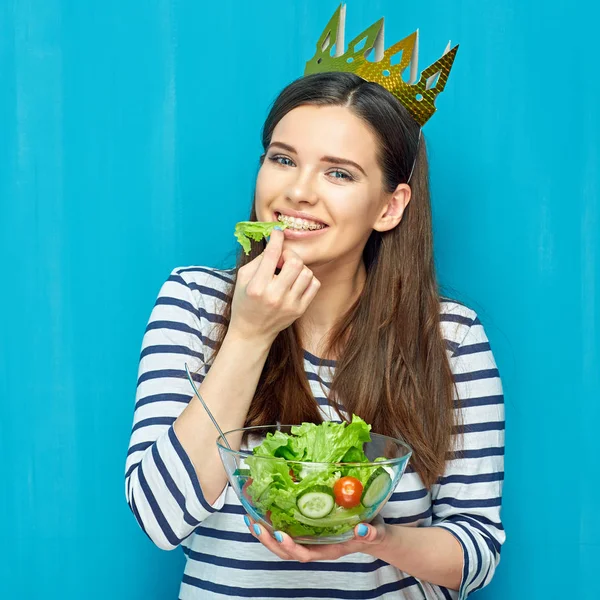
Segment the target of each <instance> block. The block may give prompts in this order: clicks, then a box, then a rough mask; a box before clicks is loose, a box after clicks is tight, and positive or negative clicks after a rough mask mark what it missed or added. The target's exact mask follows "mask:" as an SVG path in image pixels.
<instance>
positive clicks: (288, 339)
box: [212, 73, 458, 488]
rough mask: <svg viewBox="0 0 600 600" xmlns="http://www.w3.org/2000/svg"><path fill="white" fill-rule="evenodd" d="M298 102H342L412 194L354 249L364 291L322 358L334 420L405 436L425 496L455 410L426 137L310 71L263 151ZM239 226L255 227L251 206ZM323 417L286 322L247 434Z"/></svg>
mask: <svg viewBox="0 0 600 600" xmlns="http://www.w3.org/2000/svg"><path fill="white" fill-rule="evenodd" d="M306 104H310V105H318V106H323V105H327V106H345V107H347V108H349V109H350V110H351V111H352V112H353V113H354V114H355V115H357V116H358V117H360V118H361V119H363V120H364V121H365V122H366V123H367V124H368V125H369V126H370V128H371V130H372V131H373V133H374V134H375V137H376V138H377V140H378V148H379V150H378V157H377V158H378V161H379V164H380V166H381V168H382V171H383V177H384V187H385V189H386V191H387V192H388V193H392V192H393V191H394V190H395V189H396V187H397V185H398V184H399V183H403V182H407V181H408V180H409V177H410V186H411V191H412V196H411V201H410V202H409V204H408V206H407V208H406V210H405V211H404V215H403V217H402V220H401V222H400V223H399V224H398V226H397V227H395V228H394V229H392V230H391V231H387V232H385V233H379V232H377V231H373V233H372V234H371V236H370V238H369V240H368V242H367V244H366V246H365V248H364V252H363V260H364V263H365V266H366V270H367V280H366V283H365V286H364V289H363V290H362V293H361V295H360V297H359V298H358V299H357V300H356V302H355V303H354V305H353V306H352V307H351V308H350V309H349V310H348V311H347V313H346V314H344V315H342V317H341V318H340V319H339V321H338V322H337V323H336V325H335V327H334V328H333V330H332V331H331V332H330V334H329V337H328V346H327V348H325V353H324V355H325V356H334V357H336V363H335V372H334V375H333V379H332V383H331V388H330V392H329V402H330V404H331V405H332V406H333V407H334V408H335V409H336V411H337V412H338V414H339V415H340V418H341V419H342V420H344V415H343V414H342V412H341V410H345V411H347V413H348V414H349V415H352V413H355V414H357V415H359V416H360V417H362V418H363V419H364V420H365V421H366V422H367V423H370V424H371V425H372V430H373V431H374V432H377V433H382V434H385V435H391V436H400V437H402V438H404V440H405V441H406V442H407V443H408V444H409V445H410V446H411V447H412V448H413V456H412V459H411V462H412V465H413V468H414V470H415V471H416V472H417V473H418V474H419V475H420V477H421V479H422V480H423V482H424V484H425V485H426V486H427V487H428V488H429V487H430V486H431V485H432V484H433V483H434V482H435V480H436V479H437V477H438V476H440V475H441V473H442V472H443V470H444V463H445V460H446V452H447V451H449V450H450V443H451V440H452V434H453V432H454V431H455V429H456V426H457V425H458V422H457V417H456V413H457V412H458V411H455V410H454V399H453V385H454V384H453V378H452V372H451V370H450V365H449V362H448V358H447V355H446V345H445V342H444V340H443V338H442V334H441V330H440V292H439V289H438V285H437V280H436V274H435V267H434V257H433V238H432V224H431V205H430V195H429V181H428V179H429V175H428V165H427V153H426V148H425V140H424V138H423V137H422V136H421V139H420V141H419V125H418V124H417V123H416V122H415V121H414V120H413V119H412V118H411V116H410V115H409V113H408V112H407V111H406V109H405V108H404V107H403V106H402V105H401V104H400V102H399V101H398V100H397V99H396V98H395V97H394V96H393V95H392V94H390V93H389V92H388V91H386V90H385V89H384V88H382V87H381V86H379V85H377V84H375V83H370V82H366V81H364V80H362V79H361V78H359V77H357V76H356V75H353V74H349V73H319V74H315V75H310V76H307V77H303V78H300V79H298V80H296V81H294V82H292V83H291V84H290V85H288V86H287V87H286V88H285V89H284V90H283V91H282V92H281V94H280V95H279V96H278V97H277V99H276V100H275V102H274V103H273V106H272V107H271V110H270V112H269V114H268V116H267V119H266V121H265V123H264V127H263V131H262V144H263V149H264V150H265V152H266V149H267V147H268V146H269V144H270V141H271V136H272V134H273V130H274V128H275V126H276V125H277V123H278V122H279V121H280V120H281V119H282V118H283V116H284V115H286V114H287V113H288V112H289V111H291V110H293V109H294V108H296V107H298V106H301V105H306ZM415 154H416V162H415V164H414V172H413V173H412V176H411V169H412V167H413V161H414V159H415ZM264 157H265V154H263V155H262V156H261V158H260V163H261V164H262V161H263V160H264ZM249 220H251V221H256V220H257V216H256V210H255V207H254V200H253V203H252V210H251V213H250V219H249ZM264 246H265V243H264V242H262V243H253V245H252V251H251V252H250V254H249V255H247V256H246V255H245V254H244V253H242V252H240V253H239V255H238V260H237V266H236V269H235V274H237V270H238V269H239V268H240V267H242V266H243V265H245V264H247V263H248V262H250V261H252V260H253V259H254V258H256V257H257V256H258V255H259V254H260V253H261V252H262V251H263V250H264ZM235 274H234V280H235ZM232 293H233V287H232V288H231V289H230V295H229V300H228V301H227V302H226V306H225V310H224V314H223V317H224V320H225V323H226V324H225V325H222V326H220V327H219V330H218V333H217V340H216V346H215V349H214V353H213V355H212V358H214V356H215V355H216V353H218V351H219V348H220V347H221V344H222V342H223V339H224V337H225V334H226V333H227V323H229V319H230V316H231V295H232ZM342 406H343V409H342ZM322 420H323V419H322V416H321V413H320V412H319V408H318V405H317V403H316V401H315V399H314V396H313V394H312V392H311V390H310V386H309V384H308V381H307V378H306V375H305V371H304V353H303V349H302V340H301V335H300V331H299V328H298V327H297V326H296V324H293V325H292V326H290V327H288V328H287V329H285V330H284V331H282V332H281V333H280V334H279V335H278V336H277V338H276V339H275V341H274V343H273V345H272V346H271V349H270V352H269V355H268V358H267V361H266V364H265V367H264V369H263V371H262V375H261V377H260V380H259V383H258V386H257V389H256V393H255V395H254V399H253V401H252V403H251V406H250V409H249V411H248V415H247V417H246V426H252V425H267V424H273V423H276V422H278V421H279V422H281V423H301V422H303V421H310V422H313V423H320V422H322Z"/></svg>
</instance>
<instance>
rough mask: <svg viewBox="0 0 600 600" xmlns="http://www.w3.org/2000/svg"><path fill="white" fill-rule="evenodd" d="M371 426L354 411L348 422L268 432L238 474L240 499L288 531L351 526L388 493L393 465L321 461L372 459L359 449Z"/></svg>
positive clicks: (329, 531) (339, 529)
mask: <svg viewBox="0 0 600 600" xmlns="http://www.w3.org/2000/svg"><path fill="white" fill-rule="evenodd" d="M370 430H371V426H370V425H368V424H367V423H366V422H365V421H363V420H362V419H361V418H360V417H358V416H356V415H353V416H352V422H351V423H336V422H332V421H326V422H324V423H321V424H319V425H315V424H314V423H303V424H302V425H297V426H293V427H292V428H291V434H286V433H283V432H281V431H276V432H274V433H271V432H269V433H268V434H267V435H266V437H265V439H264V440H263V442H262V443H261V444H260V445H259V446H257V447H256V448H254V450H253V456H250V457H248V458H247V459H246V465H247V467H248V468H247V469H239V470H238V471H237V473H236V475H237V476H238V477H239V478H240V483H241V484H242V485H243V489H242V496H243V498H242V502H245V501H246V502H248V503H251V504H252V505H253V506H254V507H255V508H256V509H257V510H258V511H259V512H260V513H262V514H263V515H266V518H267V519H269V520H270V521H271V523H272V525H273V527H274V528H275V529H279V530H282V531H285V532H286V533H288V534H290V535H292V536H304V535H316V536H321V535H335V534H338V533H343V532H345V531H348V530H350V529H352V528H353V527H354V526H355V525H356V524H358V523H359V522H360V521H361V520H362V518H363V517H364V516H365V515H366V514H367V515H368V514H369V511H370V509H372V508H376V507H377V506H378V505H379V503H380V502H381V501H382V500H384V499H385V498H387V496H388V494H389V492H390V491H391V486H392V477H391V476H390V473H391V474H392V475H393V470H392V469H390V468H389V467H387V466H385V465H382V466H380V467H379V466H376V465H368V466H361V465H360V464H357V465H336V464H324V463H368V462H371V461H369V459H368V458H367V456H366V455H365V453H364V451H363V444H364V443H365V442H370V441H371V436H370V433H369V432H370ZM265 457H268V458H270V459H273V458H275V460H265ZM277 459H279V460H277ZM385 460H387V459H386V458H385V457H379V458H377V459H376V460H375V461H373V462H376V461H385ZM287 461H302V462H304V463H315V464H298V463H294V462H290V463H288V462H287Z"/></svg>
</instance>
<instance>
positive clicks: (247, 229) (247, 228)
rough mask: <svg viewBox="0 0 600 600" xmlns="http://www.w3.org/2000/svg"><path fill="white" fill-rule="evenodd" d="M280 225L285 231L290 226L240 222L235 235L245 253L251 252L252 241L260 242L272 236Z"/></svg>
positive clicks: (275, 222)
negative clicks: (274, 229)
mask: <svg viewBox="0 0 600 600" xmlns="http://www.w3.org/2000/svg"><path fill="white" fill-rule="evenodd" d="M276 225H278V226H279V227H280V228H281V229H285V228H286V227H287V226H288V225H287V224H286V223H283V222H280V221H240V222H239V223H238V224H237V225H236V226H235V230H234V232H233V234H234V235H235V237H236V238H237V240H238V242H239V243H240V244H241V245H242V248H243V249H244V252H245V253H246V254H248V253H249V252H250V240H254V241H256V242H260V240H262V239H263V238H265V237H267V236H269V235H271V233H272V232H273V228H274V227H275V226H276Z"/></svg>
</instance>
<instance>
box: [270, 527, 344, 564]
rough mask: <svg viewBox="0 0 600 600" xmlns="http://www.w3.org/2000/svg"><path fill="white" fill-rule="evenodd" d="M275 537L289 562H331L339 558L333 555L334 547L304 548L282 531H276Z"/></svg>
mask: <svg viewBox="0 0 600 600" xmlns="http://www.w3.org/2000/svg"><path fill="white" fill-rule="evenodd" d="M275 536H276V538H277V543H278V544H279V547H280V548H282V549H283V551H284V552H285V553H286V554H287V555H288V556H289V557H290V559H291V560H297V561H298V562H303V563H304V562H311V561H313V560H331V559H334V558H339V556H338V555H337V554H335V550H336V549H335V547H334V546H331V545H329V546H321V547H314V546H311V547H306V546H303V545H302V544H297V543H296V542H294V540H293V539H292V538H291V537H290V536H289V535H287V533H283V531H276V532H275ZM279 539H281V541H279ZM332 549H333V550H334V553H333V554H332V553H331V550H332Z"/></svg>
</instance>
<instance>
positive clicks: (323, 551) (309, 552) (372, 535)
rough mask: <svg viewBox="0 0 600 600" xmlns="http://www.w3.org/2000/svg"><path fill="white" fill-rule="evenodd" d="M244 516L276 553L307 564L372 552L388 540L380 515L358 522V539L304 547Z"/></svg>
mask: <svg viewBox="0 0 600 600" xmlns="http://www.w3.org/2000/svg"><path fill="white" fill-rule="evenodd" d="M244 519H245V520H246V523H247V524H248V523H250V524H249V526H248V528H249V529H250V533H251V534H252V535H253V536H254V537H255V538H256V539H257V540H259V541H260V542H261V543H262V544H263V546H266V547H267V548H268V549H269V550H270V551H271V552H273V554H276V555H277V556H279V558H282V559H284V560H297V561H299V562H303V563H305V562H312V561H314V560H336V559H337V558H341V557H342V556H345V555H346V554H352V553H354V552H364V553H365V554H370V553H371V552H372V551H373V550H374V549H375V547H376V546H378V545H379V544H381V543H382V542H383V541H384V539H385V535H386V525H385V523H384V521H383V519H382V518H381V517H380V516H377V517H375V518H374V519H373V521H372V522H371V523H360V524H359V525H357V526H356V527H355V528H354V538H353V539H351V540H348V541H347V542H342V543H340V544H323V545H317V544H314V545H312V544H311V545H306V546H303V545H302V544H296V543H295V542H294V540H292V538H291V537H290V536H289V535H287V534H286V533H283V532H281V531H276V532H275V535H276V536H277V537H280V539H281V541H278V540H277V539H276V538H275V537H273V536H272V535H271V534H270V533H269V532H268V531H267V530H266V528H265V527H264V526H262V525H259V524H258V523H254V522H253V520H252V519H251V518H250V517H248V516H246V517H244ZM255 527H256V528H257V529H255ZM361 534H362V535H361Z"/></svg>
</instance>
